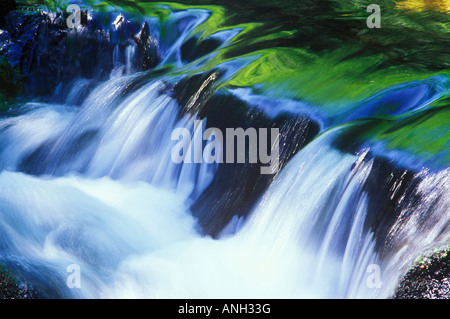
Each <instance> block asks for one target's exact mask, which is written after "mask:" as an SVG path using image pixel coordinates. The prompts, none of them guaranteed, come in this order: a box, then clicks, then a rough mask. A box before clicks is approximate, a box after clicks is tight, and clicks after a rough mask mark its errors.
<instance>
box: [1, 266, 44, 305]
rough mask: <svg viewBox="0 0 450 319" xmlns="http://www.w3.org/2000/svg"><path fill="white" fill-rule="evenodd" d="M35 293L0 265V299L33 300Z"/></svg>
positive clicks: (35, 296)
mask: <svg viewBox="0 0 450 319" xmlns="http://www.w3.org/2000/svg"><path fill="white" fill-rule="evenodd" d="M37 295H38V294H37V292H36V291H35V290H34V289H32V288H30V287H28V286H27V285H26V284H24V283H21V282H20V281H19V280H17V279H16V277H15V275H14V274H13V273H12V272H11V271H10V270H9V269H7V268H6V267H4V266H2V265H0V299H35V298H37Z"/></svg>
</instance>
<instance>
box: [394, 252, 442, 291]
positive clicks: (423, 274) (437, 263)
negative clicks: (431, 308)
mask: <svg viewBox="0 0 450 319" xmlns="http://www.w3.org/2000/svg"><path fill="white" fill-rule="evenodd" d="M394 298H395V299H450V248H447V249H444V250H439V251H435V252H434V253H432V254H429V255H426V256H424V257H420V258H418V259H417V260H416V262H415V264H414V266H413V267H412V268H411V269H409V271H408V272H407V273H406V275H405V277H403V279H402V280H401V281H400V283H399V285H398V287H397V289H396V291H395V294H394Z"/></svg>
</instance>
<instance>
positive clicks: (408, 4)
mask: <svg viewBox="0 0 450 319" xmlns="http://www.w3.org/2000/svg"><path fill="white" fill-rule="evenodd" d="M397 7H399V8H401V9H406V10H412V11H418V12H421V11H426V10H435V11H440V12H447V13H450V0H403V1H398V2H397Z"/></svg>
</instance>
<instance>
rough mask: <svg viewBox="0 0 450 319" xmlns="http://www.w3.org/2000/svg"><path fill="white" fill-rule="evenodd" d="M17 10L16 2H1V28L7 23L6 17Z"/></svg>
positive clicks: (9, 0) (10, 0)
mask: <svg viewBox="0 0 450 319" xmlns="http://www.w3.org/2000/svg"><path fill="white" fill-rule="evenodd" d="M16 8H17V4H16V2H15V1H14V0H2V1H1V2H0V28H1V27H2V26H3V25H4V23H5V17H6V15H7V14H8V13H9V12H10V11H11V10H14V9H16Z"/></svg>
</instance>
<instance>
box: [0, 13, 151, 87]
mask: <svg viewBox="0 0 450 319" xmlns="http://www.w3.org/2000/svg"><path fill="white" fill-rule="evenodd" d="M27 8H28V7H27ZM89 14H91V15H92V16H91V17H90V18H89V19H88V15H89ZM103 15H105V14H102V13H89V12H88V11H86V10H83V11H82V12H81V26H80V27H78V28H76V29H70V28H69V27H68V25H67V23H66V19H67V18H68V13H66V12H62V11H58V12H56V13H48V12H45V11H42V10H40V9H39V8H37V7H31V6H30V7H29V10H25V9H24V8H22V7H21V8H20V10H12V11H10V12H9V13H8V14H7V15H6V16H5V26H4V27H3V29H2V30H3V31H2V33H1V34H0V54H1V55H2V56H3V57H4V58H5V59H6V61H7V62H8V63H9V64H10V65H11V67H12V68H13V69H14V70H15V71H17V72H18V73H20V74H21V75H22V78H23V82H24V92H23V95H25V96H45V95H51V94H53V93H54V92H55V90H56V88H57V87H58V86H67V85H68V84H70V83H72V82H73V81H74V80H75V79H78V78H85V79H93V80H105V79H107V78H108V76H109V75H110V73H111V70H112V69H113V68H114V67H117V65H114V54H115V53H116V55H119V56H120V57H121V59H120V61H119V62H120V63H125V62H126V61H125V59H124V56H125V55H126V48H127V47H128V46H130V45H132V46H136V54H137V57H136V58H135V59H133V60H132V61H131V63H133V66H132V67H133V70H134V71H140V70H148V69H151V68H153V67H155V66H156V65H157V64H158V50H157V42H155V41H154V39H153V35H152V34H151V32H150V31H151V30H150V27H149V26H148V25H147V24H146V23H142V22H139V21H128V20H126V19H125V18H123V19H124V22H123V23H121V24H120V25H119V26H114V25H112V24H108V23H106V24H105V23H104V20H105V21H107V20H108V19H109V20H110V19H111V17H108V16H103ZM116 62H117V61H116Z"/></svg>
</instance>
